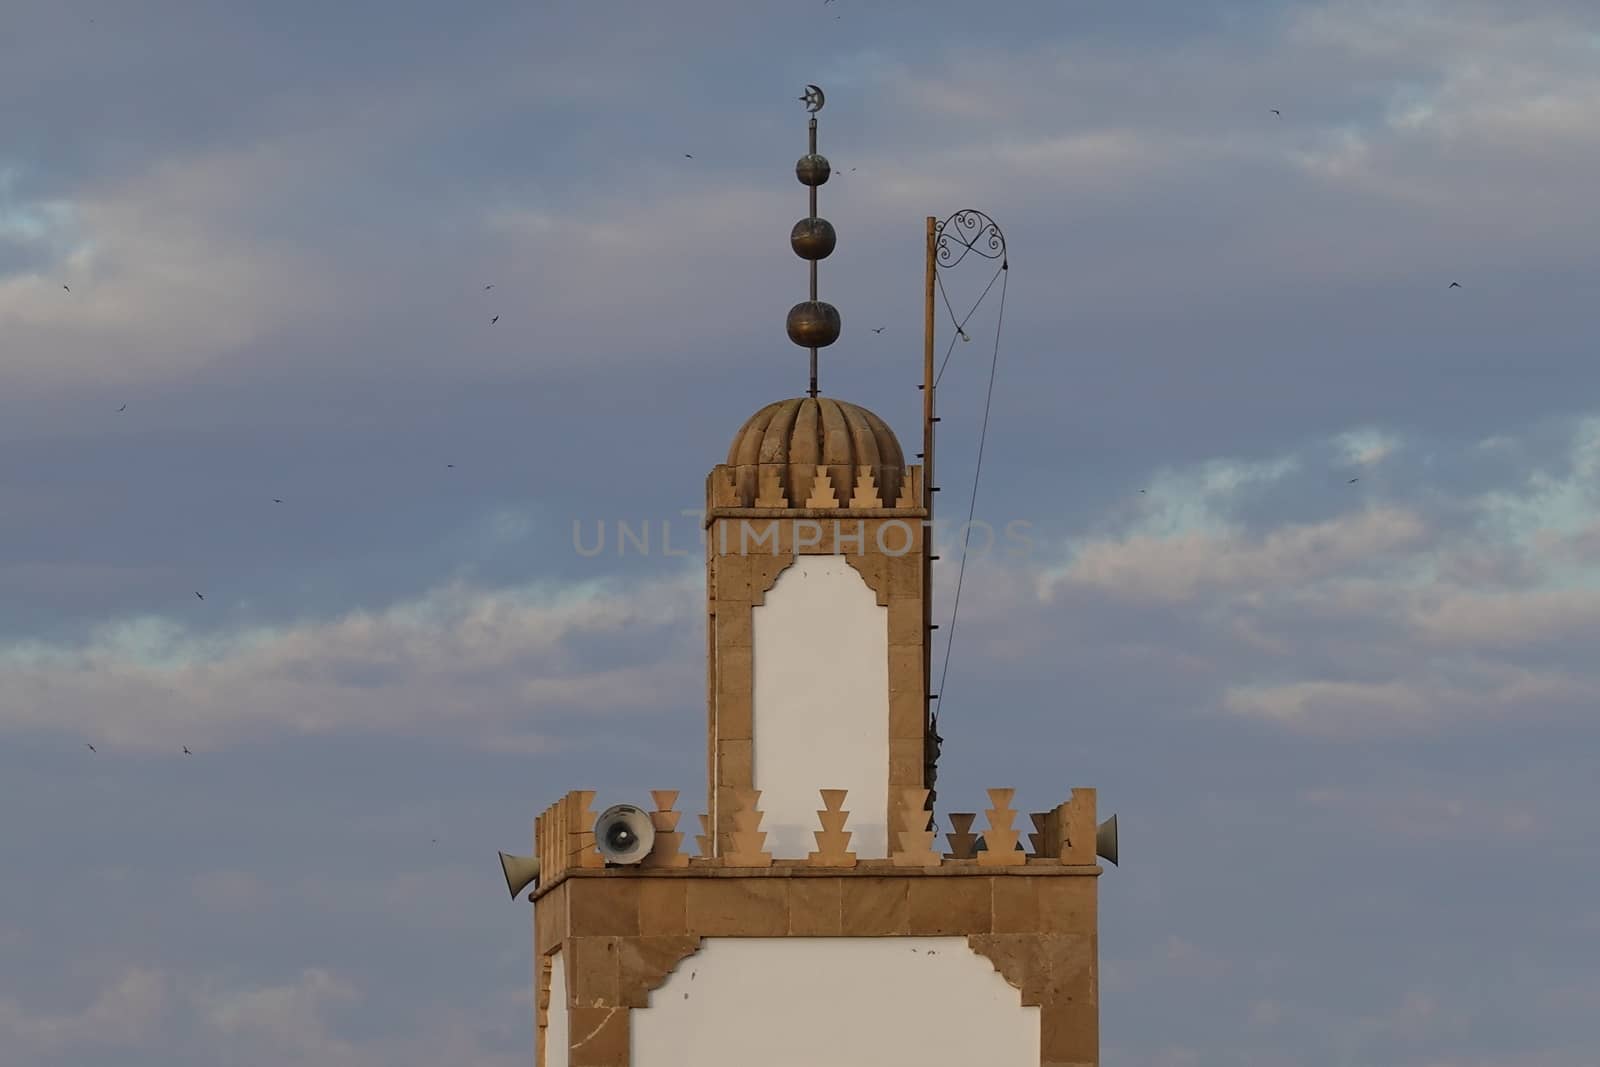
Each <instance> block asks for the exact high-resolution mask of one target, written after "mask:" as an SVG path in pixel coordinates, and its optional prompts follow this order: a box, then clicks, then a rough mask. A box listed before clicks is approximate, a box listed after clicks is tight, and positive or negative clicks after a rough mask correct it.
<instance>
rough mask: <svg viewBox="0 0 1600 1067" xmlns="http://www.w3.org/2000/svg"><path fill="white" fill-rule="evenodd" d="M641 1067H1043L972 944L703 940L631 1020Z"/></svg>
mask: <svg viewBox="0 0 1600 1067" xmlns="http://www.w3.org/2000/svg"><path fill="white" fill-rule="evenodd" d="M630 1026H631V1031H632V1043H633V1067H750V1065H752V1064H760V1065H761V1067H823V1065H826V1067H884V1065H885V1064H890V1065H896V1067H899V1065H906V1067H910V1065H913V1064H914V1065H916V1067H977V1065H981V1067H1039V1009H1038V1008H1037V1007H1026V1006H1024V1005H1023V1003H1022V994H1021V993H1019V992H1018V991H1017V990H1016V989H1014V988H1012V987H1011V986H1010V985H1009V984H1008V983H1007V982H1006V980H1005V979H1004V978H1002V977H1001V976H1000V975H999V973H998V972H996V971H995V969H994V966H993V965H992V964H991V963H990V962H989V961H988V960H987V959H985V958H984V957H982V956H979V955H978V954H976V953H975V952H973V951H972V949H971V948H969V947H968V945H967V939H966V938H964V937H883V938H854V937H851V938H838V937H834V938H827V937H815V938H806V937H788V938H709V937H708V938H706V939H705V940H704V941H703V942H701V948H700V951H699V952H698V953H696V954H695V955H693V956H690V957H689V958H688V959H686V960H684V961H683V962H682V963H680V964H678V966H677V969H676V970H674V971H673V972H672V974H671V975H670V976H669V977H668V979H667V981H666V982H665V983H664V984H663V985H662V986H661V988H659V989H657V990H656V991H655V992H653V993H652V994H651V995H650V1006H649V1007H648V1008H636V1009H634V1011H633V1014H632V1018H631V1020H630Z"/></svg>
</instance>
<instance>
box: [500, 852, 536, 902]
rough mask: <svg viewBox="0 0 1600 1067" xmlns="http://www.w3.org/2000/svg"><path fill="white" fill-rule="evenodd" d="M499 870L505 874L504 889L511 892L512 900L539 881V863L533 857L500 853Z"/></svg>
mask: <svg viewBox="0 0 1600 1067" xmlns="http://www.w3.org/2000/svg"><path fill="white" fill-rule="evenodd" d="M500 869H501V870H502V871H505V872H506V888H507V889H509V890H511V899H512V900H516V899H517V894H518V893H520V892H522V891H523V890H524V889H526V888H528V886H530V885H532V884H533V883H534V882H536V881H538V880H539V861H538V859H537V858H535V857H533V856H513V855H511V854H510V853H509V852H502V853H500Z"/></svg>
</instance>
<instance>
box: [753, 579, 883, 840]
mask: <svg viewBox="0 0 1600 1067" xmlns="http://www.w3.org/2000/svg"><path fill="white" fill-rule="evenodd" d="M751 644H752V646H753V652H752V668H753V681H754V687H755V689H754V696H753V701H754V702H753V705H752V708H751V716H752V732H753V733H754V734H755V739H754V745H753V750H752V755H751V760H752V770H753V778H754V784H755V788H756V789H759V790H760V791H761V810H762V811H763V812H764V813H765V818H763V820H762V823H761V828H762V829H763V830H765V831H767V837H766V844H765V847H766V848H767V849H769V850H770V851H771V852H772V855H773V856H774V857H776V858H779V859H802V858H804V857H805V856H806V855H807V854H808V853H810V852H812V851H814V850H815V849H816V847H817V839H816V836H815V833H814V831H816V830H818V829H820V827H821V822H820V820H819V819H818V818H817V812H818V811H819V810H821V808H822V798H821V796H820V794H819V791H820V790H823V789H848V790H849V791H850V792H849V795H848V796H847V797H846V798H845V808H846V809H847V810H848V811H849V812H850V820H849V822H848V823H847V824H846V829H848V830H849V831H851V833H852V835H853V836H852V837H851V839H850V849H851V851H853V852H855V853H856V855H857V856H859V857H861V858H863V859H883V858H885V857H887V856H888V854H889V826H888V808H889V609H888V608H887V607H883V606H881V605H879V603H878V598H877V594H875V593H874V592H873V591H872V588H871V587H870V586H868V585H867V583H866V581H865V579H863V578H862V577H861V575H860V574H859V573H858V572H857V571H856V569H855V568H854V567H852V566H851V565H850V563H849V561H848V560H846V559H845V557H843V556H838V555H822V556H800V557H799V558H798V559H796V560H795V561H794V563H793V564H792V565H791V566H789V567H788V568H787V569H786V570H785V571H784V572H783V573H782V574H780V575H779V576H778V580H777V582H776V583H774V584H773V587H772V588H771V589H770V590H769V591H768V592H767V594H766V602H765V603H764V604H761V605H759V606H757V607H755V608H754V609H752V612H751Z"/></svg>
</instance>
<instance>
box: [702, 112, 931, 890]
mask: <svg viewBox="0 0 1600 1067" xmlns="http://www.w3.org/2000/svg"><path fill="white" fill-rule="evenodd" d="M805 99H806V100H807V105H808V108H809V110H810V111H811V120H810V123H809V135H810V136H809V141H810V145H809V151H808V152H807V154H806V155H804V156H802V157H801V159H800V161H799V162H798V163H797V164H795V174H796V176H797V177H798V178H799V179H800V182H801V184H803V185H805V186H807V188H808V191H809V193H810V207H811V213H810V214H809V215H808V216H807V217H806V218H803V219H801V220H800V221H799V222H797V223H796V224H795V226H794V229H793V231H792V232H791V234H790V237H789V243H790V245H791V247H792V248H793V249H794V251H795V252H796V253H797V254H798V255H799V256H800V257H801V258H802V259H805V260H807V261H809V264H810V268H811V299H810V300H807V301H804V302H802V303H799V304H796V305H795V306H794V307H793V308H792V309H791V310H790V311H789V318H788V333H789V338H790V340H792V341H794V342H795V343H796V344H798V345H802V346H805V347H808V348H810V350H811V384H810V391H809V394H808V395H807V396H804V397H797V398H795V399H791V400H780V401H778V402H777V403H773V404H768V405H766V406H764V407H763V408H761V410H759V411H757V412H756V413H755V414H754V415H752V416H751V417H750V418H749V419H747V420H746V421H745V423H744V425H743V426H742V427H740V428H739V431H738V433H736V434H735V435H734V438H733V443H732V445H731V446H730V447H729V449H728V461H727V462H726V463H724V464H719V465H718V466H716V467H715V468H713V469H712V471H711V474H710V477H709V478H708V479H707V488H706V534H707V536H706V546H707V556H706V590H707V614H708V618H709V625H708V632H709V637H710V683H709V693H708V697H709V701H708V706H709V731H708V733H709V738H710V751H709V753H708V755H709V771H710V780H709V783H708V784H709V796H708V800H707V804H708V810H709V811H710V812H711V814H712V819H713V822H714V823H715V825H716V827H717V841H716V844H715V849H716V854H721V852H722V850H724V849H726V848H727V847H728V834H729V833H730V832H732V831H733V829H734V818H735V811H736V809H735V805H734V801H733V797H734V795H735V794H736V793H737V792H738V791H741V790H748V789H759V790H760V791H761V800H762V810H763V811H764V813H765V816H766V818H765V822H764V823H763V827H764V829H765V830H766V831H767V843H768V845H769V846H770V847H771V849H772V851H773V855H774V856H775V857H780V858H801V859H803V858H804V857H805V856H806V854H807V853H809V852H810V851H811V849H812V848H813V847H814V844H815V842H814V841H813V839H812V831H813V830H814V829H815V826H816V808H817V789H818V788H819V785H820V784H821V783H822V782H823V781H824V780H826V781H827V783H828V786H829V787H832V788H839V789H847V790H849V794H850V810H851V813H852V817H851V825H852V829H853V830H854V833H855V837H854V839H853V840H854V843H855V849H856V854H857V855H858V856H861V857H862V858H870V859H886V858H888V855H889V846H890V844H891V839H890V831H891V827H892V826H893V825H894V824H895V823H896V822H897V821H898V818H899V808H900V806H901V805H900V799H901V794H902V793H903V792H904V791H905V790H907V789H916V788H920V787H922V785H923V757H924V750H925V747H926V733H925V731H926V708H927V694H926V690H925V688H924V686H925V679H926V673H925V672H924V669H923V667H924V662H923V661H924V655H923V652H924V646H925V643H926V641H927V637H928V634H927V631H926V629H925V614H924V612H923V594H924V586H923V581H924V575H923V571H924V568H923V551H924V547H923V546H924V537H923V533H924V526H923V520H924V519H925V518H926V516H927V513H926V511H925V510H924V508H923V505H922V493H921V468H920V467H916V466H912V467H907V466H906V465H905V458H904V456H903V454H902V453H901V450H900V443H899V442H898V441H897V440H896V439H895V435H894V432H893V431H891V430H890V429H889V426H888V424H887V423H886V422H884V420H882V419H881V418H879V417H878V416H877V415H874V414H873V413H872V412H870V411H868V410H866V409H865V408H862V407H858V406H857V405H855V404H851V403H847V402H845V401H843V400H837V399H834V398H832V397H824V396H820V395H819V391H818V389H817V348H819V347H824V346H827V345H831V344H832V343H833V342H834V341H835V340H837V339H838V337H839V332H840V318H839V312H838V311H837V310H836V309H835V308H834V307H833V305H831V304H827V303H823V302H821V301H819V300H818V299H817V263H818V261H819V260H821V259H823V258H825V257H827V256H828V255H829V254H830V253H832V252H833V250H834V246H835V244H836V242H837V237H836V235H835V233H834V229H833V226H832V224H831V223H829V222H828V220H826V219H823V218H819V217H818V216H817V189H818V187H819V186H821V185H823V184H824V183H825V182H827V180H828V177H829V174H830V172H831V167H830V166H829V163H828V160H827V159H826V158H825V157H823V156H821V155H818V154H817V115H816V112H817V111H818V110H819V109H820V108H821V106H822V94H821V90H819V89H815V87H810V88H808V90H807V94H806V98H805ZM918 829H921V827H918Z"/></svg>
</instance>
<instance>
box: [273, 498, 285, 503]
mask: <svg viewBox="0 0 1600 1067" xmlns="http://www.w3.org/2000/svg"><path fill="white" fill-rule="evenodd" d="M272 502H273V503H274V504H281V503H283V501H281V500H279V499H278V498H277V497H273V498H272Z"/></svg>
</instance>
